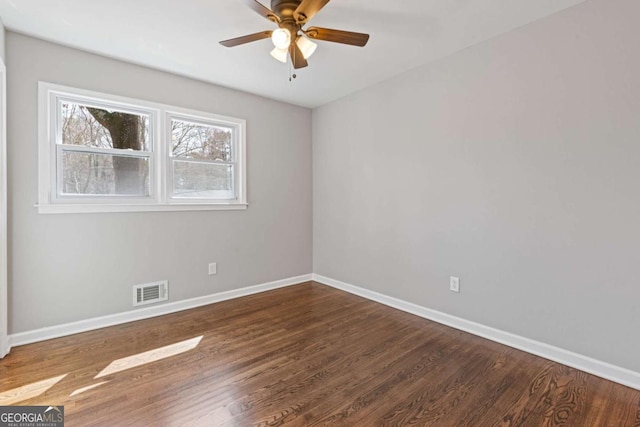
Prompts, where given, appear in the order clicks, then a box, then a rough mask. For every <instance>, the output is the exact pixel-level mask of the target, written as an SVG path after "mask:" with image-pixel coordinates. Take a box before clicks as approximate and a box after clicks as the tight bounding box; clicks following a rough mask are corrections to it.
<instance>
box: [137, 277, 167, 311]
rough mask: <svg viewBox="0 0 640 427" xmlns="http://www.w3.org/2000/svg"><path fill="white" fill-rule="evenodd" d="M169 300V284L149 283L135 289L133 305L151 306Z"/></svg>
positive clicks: (164, 281)
mask: <svg viewBox="0 0 640 427" xmlns="http://www.w3.org/2000/svg"><path fill="white" fill-rule="evenodd" d="M168 299H169V282H168V281H167V280H163V281H161V282H153V283H147V284H144V285H136V286H134V287H133V305H144V304H151V303H154V302H158V301H166V300H168Z"/></svg>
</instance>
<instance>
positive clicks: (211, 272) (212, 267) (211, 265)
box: [209, 262, 218, 276]
mask: <svg viewBox="0 0 640 427" xmlns="http://www.w3.org/2000/svg"><path fill="white" fill-rule="evenodd" d="M217 273H218V264H217V263H215V262H212V263H209V276H213V275H214V274H217Z"/></svg>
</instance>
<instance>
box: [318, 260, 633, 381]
mask: <svg viewBox="0 0 640 427" xmlns="http://www.w3.org/2000/svg"><path fill="white" fill-rule="evenodd" d="M312 280H314V281H316V282H318V283H322V284H325V285H328V286H331V287H334V288H336V289H340V290H343V291H345V292H349V293H351V294H354V295H358V296H361V297H363V298H367V299H369V300H372V301H376V302H379V303H381V304H384V305H387V306H389V307H393V308H397V309H398V310H402V311H405V312H407V313H411V314H415V315H416V316H420V317H423V318H425V319H429V320H433V321H434V322H437V323H441V324H443V325H447V326H451V327H452V328H456V329H459V330H462V331H465V332H469V333H471V334H473V335H477V336H480V337H483V338H486V339H489V340H491V341H495V342H498V343H500V344H504V345H507V346H509V347H513V348H517V349H518V350H522V351H525V352H527V353H531V354H535V355H536V356H540V357H543V358H545V359H549V360H553V361H554V362H558V363H561V364H563V365H567V366H571V367H572V368H576V369H579V370H581V371H584V372H588V373H590V374H593V375H596V376H598V377H601V378H605V379H607V380H610V381H614V382H616V383H619V384H622V385H625V386H627V387H631V388H634V389H637V390H640V373H638V372H635V371H631V370H629V369H626V368H621V367H619V366H615V365H612V364H610V363H606V362H602V361H600V360H596V359H593V358H590V357H587V356H583V355H581V354H577V353H573V352H571V351H568V350H564V349H562V348H559V347H555V346H552V345H549V344H545V343H543V342H539V341H534V340H531V339H529V338H525V337H521V336H519V335H515V334H512V333H509V332H505V331H501V330H499V329H495V328H491V327H489V326H485V325H481V324H479V323H475V322H472V321H469V320H465V319H461V318H459V317H456V316H451V315H449V314H446V313H442V312H440V311H436V310H432V309H430V308H426V307H422V306H419V305H417V304H413V303H410V302H407V301H403V300H401V299H397V298H393V297H390V296H387V295H384V294H380V293H378V292H374V291H370V290H368V289H363V288H360V287H358V286H354V285H350V284H348V283H344V282H341V281H339V280H335V279H331V278H329V277H324V276H321V275H318V274H315V273H314V274H313V275H312Z"/></svg>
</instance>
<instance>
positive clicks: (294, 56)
mask: <svg viewBox="0 0 640 427" xmlns="http://www.w3.org/2000/svg"><path fill="white" fill-rule="evenodd" d="M291 54H292V55H293V56H292V57H291V64H289V81H292V79H295V78H296V77H298V76H296V73H295V72H294V70H293V64H294V63H295V62H296V59H295V58H296V50H295V49H293V51H292V52H291Z"/></svg>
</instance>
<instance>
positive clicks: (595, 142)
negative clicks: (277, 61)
mask: <svg viewBox="0 0 640 427" xmlns="http://www.w3.org/2000/svg"><path fill="white" fill-rule="evenodd" d="M638 16H640V2H638V1H635V0H615V1H611V0H593V1H589V2H585V3H583V4H582V5H579V6H576V7H574V8H571V9H568V10H566V11H564V12H561V13H559V14H557V15H554V16H551V17H549V18H546V19H544V20H542V21H539V22H537V23H534V24H531V25H528V26H526V27H523V28H521V29H518V30H516V31H514V32H511V33H509V34H507V35H504V36H501V37H498V38H496V39H493V40H490V41H488V42H485V43H483V44H481V45H477V46H475V47H472V48H470V49H467V50H465V51H463V52H461V53H459V54H456V55H454V56H451V57H449V58H446V59H444V60H441V61H439V62H437V63H435V64H432V65H431V66H423V67H421V68H418V69H415V70H412V71H411V72H408V73H406V74H404V75H401V76H398V77H396V78H394V79H392V80H390V81H386V82H383V83H381V84H379V85H377V86H375V87H372V88H369V89H367V90H364V91H362V92H359V93H357V94H355V95H352V96H349V97H347V98H344V99H342V100H339V101H336V102H334V103H332V104H329V105H326V106H323V107H320V108H317V109H316V110H314V114H313V168H314V176H313V180H314V182H313V190H314V199H313V204H314V223H313V227H314V234H313V237H314V240H313V243H314V253H313V259H314V272H315V273H318V274H321V275H325V276H328V277H331V278H333V279H337V280H341V281H344V282H347V283H351V284H354V285H357V286H361V287H364V288H368V289H371V290H374V291H378V292H381V293H384V294H387V295H390V296H394V297H398V298H401V299H404V300H408V301H411V302H414V303H416V304H419V305H422V306H426V307H429V308H433V309H436V310H440V311H443V312H446V313H449V314H452V315H455V316H459V317H462V318H465V319H469V320H472V321H476V322H479V323H482V324H484V325H488V326H492V327H496V328H499V329H502V330H505V331H509V332H512V333H516V334H518V335H521V336H524V337H528V338H531V339H535V340H539V341H542V342H546V343H549V344H551V345H554V346H558V347H561V348H565V349H567V350H571V351H574V352H577V353H581V354H584V355H588V356H591V357H594V358H597V359H600V360H603V361H607V362H610V363H613V364H616V365H619V366H623V367H627V368H630V369H632V370H635V371H640V358H638V354H640V341H638V340H637V339H636V338H637V336H638V325H639V324H640V304H639V301H640V281H639V280H640V279H639V275H638V270H637V268H638V266H639V265H640V192H639V183H640V166H639V165H640V163H639V161H640V79H639V76H640V55H638V40H640V27H638V24H637V17H638ZM450 275H453V276H459V277H460V278H461V285H460V286H461V292H460V294H455V293H452V292H449V290H448V279H449V276H450Z"/></svg>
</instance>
